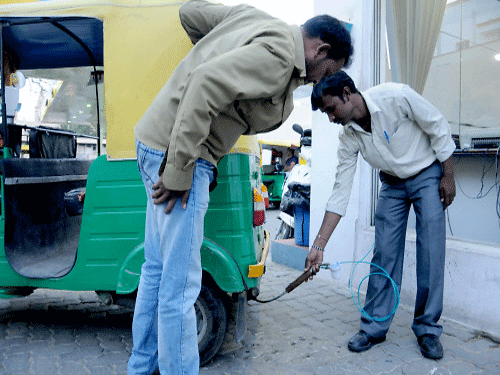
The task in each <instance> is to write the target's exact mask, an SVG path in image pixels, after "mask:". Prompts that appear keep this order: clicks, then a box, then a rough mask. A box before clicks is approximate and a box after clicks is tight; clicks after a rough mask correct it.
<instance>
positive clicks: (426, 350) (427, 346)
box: [417, 333, 443, 359]
mask: <svg viewBox="0 0 500 375" xmlns="http://www.w3.org/2000/svg"><path fill="white" fill-rule="evenodd" d="M417 340H418V345H420V351H421V352H422V355H423V356H424V357H426V358H430V359H441V358H443V345H441V342H440V341H439V337H437V336H436V335H433V334H431V333H425V334H423V335H422V336H419V337H418V339H417Z"/></svg>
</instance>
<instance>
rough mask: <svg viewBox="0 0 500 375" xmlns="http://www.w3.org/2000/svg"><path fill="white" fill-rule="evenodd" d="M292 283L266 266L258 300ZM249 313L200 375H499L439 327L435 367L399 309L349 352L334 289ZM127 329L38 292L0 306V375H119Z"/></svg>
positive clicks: (112, 311)
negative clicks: (371, 339) (239, 336)
mask: <svg viewBox="0 0 500 375" xmlns="http://www.w3.org/2000/svg"><path fill="white" fill-rule="evenodd" d="M322 272H326V271H322ZM299 274H300V272H299V271H297V270H294V269H291V268H288V267H285V266H282V265H280V264H276V263H273V262H272V261H269V262H268V264H267V272H266V274H265V277H264V278H263V280H262V286H261V296H260V299H262V300H266V299H270V298H272V297H274V296H276V295H279V294H280V293H281V292H283V291H284V289H285V287H286V286H287V285H288V284H289V283H290V282H291V281H293V280H294V279H295V278H296V277H297V276H298V275H299ZM249 304H250V306H249V319H248V332H247V335H246V337H245V339H244V340H243V341H242V342H241V343H236V342H235V340H234V323H230V327H229V331H228V334H227V336H226V340H225V342H224V344H223V346H222V348H221V350H220V352H219V355H218V356H217V357H216V358H215V359H214V360H213V361H212V362H211V363H209V364H208V365H206V366H205V367H203V368H202V369H201V370H200V374H202V375H215V374H217V375H222V374H228V375H238V374H241V375H257V374H262V375H269V374H271V375H281V374H297V375H301V374H304V375H305V374H307V375H312V374H316V375H327V374H349V375H355V374H404V375H412V374H415V375H420V374H435V375H436V374H455V375H465V374H467V375H468V374H491V375H493V374H496V375H497V374H500V345H499V340H497V339H496V338H492V337H487V335H484V334H481V333H479V332H475V331H474V329H473V328H471V327H467V326H464V325H462V324H459V323H456V322H451V321H446V320H444V321H443V325H444V333H443V335H442V337H441V338H442V343H443V346H444V349H445V354H444V358H443V359H442V360H440V361H432V360H428V359H425V358H423V357H422V356H421V354H420V351H419V348H418V345H417V342H416V339H415V337H414V336H413V333H412V331H411V328H410V325H411V320H412V312H411V309H408V308H406V307H405V306H400V307H399V309H398V311H397V313H396V315H395V318H394V323H393V324H392V326H391V330H390V331H389V334H388V336H387V341H386V342H384V343H382V344H379V345H376V346H374V347H373V348H372V349H370V350H369V351H367V352H365V353H351V352H349V351H348V349H347V346H346V345H347V341H348V340H349V338H350V337H351V336H352V335H353V334H354V333H356V331H357V329H358V324H359V323H358V322H359V313H358V311H357V310H356V307H355V306H354V303H353V301H352V299H351V297H350V292H349V290H348V288H347V287H346V286H345V285H340V284H339V283H338V281H334V280H330V279H326V278H316V279H314V280H313V281H311V282H308V283H305V284H302V285H301V286H299V287H298V288H297V289H295V290H294V291H292V292H291V293H289V294H286V295H285V296H283V297H282V298H281V299H279V300H277V301H274V302H271V303H266V304H259V303H256V302H250V303H249ZM130 324H131V314H130V311H127V310H125V309H122V308H118V307H116V306H105V305H103V304H102V303H100V301H99V300H98V298H97V296H96V295H95V293H92V292H61V291H50V290H37V291H35V293H34V294H32V295H31V296H29V297H26V298H16V299H11V300H0V375H7V374H9V375H21V374H22V375H28V374H35V375H55V374H71V375H79V374H93V375H96V374H112V375H114V374H126V363H127V360H128V356H129V354H130V348H131V345H132V338H131V333H130Z"/></svg>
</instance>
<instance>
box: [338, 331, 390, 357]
mask: <svg viewBox="0 0 500 375" xmlns="http://www.w3.org/2000/svg"><path fill="white" fill-rule="evenodd" d="M384 341H385V336H382V337H371V336H369V335H368V333H366V332H365V331H359V332H358V333H356V334H355V335H354V336H353V337H352V338H351V339H350V340H349V343H348V344H347V348H348V349H349V350H350V351H351V352H356V353H359V352H364V351H366V350H368V349H370V348H371V347H372V346H373V345H376V344H380V343H381V342H384Z"/></svg>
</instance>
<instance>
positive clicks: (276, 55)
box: [163, 34, 294, 190]
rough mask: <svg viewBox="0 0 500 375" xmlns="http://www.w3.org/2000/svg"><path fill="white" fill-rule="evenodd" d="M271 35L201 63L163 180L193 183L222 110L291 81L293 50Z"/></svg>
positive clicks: (171, 185) (187, 91) (188, 88)
mask: <svg viewBox="0 0 500 375" xmlns="http://www.w3.org/2000/svg"><path fill="white" fill-rule="evenodd" d="M272 39H273V37H272V36H271V35H269V34H268V35H266V36H263V37H262V38H257V39H254V40H253V41H252V43H250V44H247V45H245V46H242V47H240V48H236V49H234V50H231V51H229V52H226V53H224V54H222V55H220V56H218V57H216V58H213V59H211V60H209V61H207V62H205V63H203V64H200V65H199V66H197V67H196V68H195V69H194V70H193V72H192V73H191V74H190V76H189V78H188V81H187V82H186V85H185V88H184V91H183V93H182V96H181V100H180V103H179V106H178V110H177V115H176V119H175V123H174V127H173V130H172V134H171V137H170V143H169V146H168V150H167V154H166V163H165V169H164V172H163V183H164V185H165V186H166V188H167V189H169V190H188V189H190V188H191V180H192V176H193V170H194V163H195V161H196V159H197V158H198V157H199V156H200V148H201V145H202V144H203V143H204V141H205V140H206V139H207V137H208V135H209V132H210V126H211V124H212V121H213V120H214V118H216V117H217V116H218V115H219V113H220V112H221V111H223V110H224V109H225V108H227V107H228V106H229V105H231V104H233V103H234V102H235V101H236V100H244V99H259V98H272V97H273V96H275V95H277V93H279V92H282V91H283V90H284V88H285V87H286V85H288V83H289V81H290V77H291V74H292V72H293V68H294V56H293V51H290V48H288V49H286V48H280V47H279V44H280V43H283V40H280V39H279V38H278V40H279V41H278V42H273V40H272ZM277 45H278V47H277ZM285 45H288V43H285ZM281 47H283V46H281Z"/></svg>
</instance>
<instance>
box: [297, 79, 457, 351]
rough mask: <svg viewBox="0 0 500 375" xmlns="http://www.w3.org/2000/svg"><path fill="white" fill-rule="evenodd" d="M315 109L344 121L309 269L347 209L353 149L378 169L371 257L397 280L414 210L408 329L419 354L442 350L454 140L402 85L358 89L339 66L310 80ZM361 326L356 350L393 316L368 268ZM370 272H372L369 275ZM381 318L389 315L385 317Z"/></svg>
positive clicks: (382, 280)
mask: <svg viewBox="0 0 500 375" xmlns="http://www.w3.org/2000/svg"><path fill="white" fill-rule="evenodd" d="M311 102H312V106H313V109H315V110H316V109H320V110H321V111H322V112H324V113H326V114H327V115H328V117H329V119H330V121H331V122H335V123H339V124H341V125H342V126H343V129H342V131H341V133H340V136H339V139H340V143H339V148H338V160H339V164H338V166H337V174H336V178H335V183H334V187H333V191H332V195H331V197H330V199H329V200H328V203H327V205H326V212H325V216H324V219H323V223H322V225H321V228H320V230H319V232H318V235H317V237H316V239H315V240H314V243H313V245H312V247H311V251H310V252H309V254H308V256H307V259H306V269H310V268H311V267H312V268H313V270H314V271H315V272H317V271H318V268H319V265H320V264H321V263H322V262H323V250H324V248H325V246H326V244H327V242H328V240H329V238H330V236H331V234H332V232H333V231H334V229H335V228H336V226H337V224H338V222H339V221H340V218H341V217H342V216H344V215H345V213H346V208H347V204H348V202H349V197H350V193H351V187H352V182H353V178H354V173H355V171H356V164H357V159H358V154H359V153H361V155H362V156H363V158H364V159H365V160H366V161H367V162H368V163H369V164H370V165H371V166H372V167H374V168H377V169H380V179H381V182H382V187H381V190H380V194H379V199H378V203H377V210H376V214H375V247H374V254H373V259H372V263H374V264H375V265H378V266H380V267H382V268H384V269H385V270H386V271H387V272H388V273H389V275H390V276H391V278H392V279H393V280H394V281H395V282H396V284H397V286H398V288H400V286H401V279H402V272H403V259H404V247H405V235H406V226H407V220H408V214H409V210H410V207H411V205H413V207H414V211H415V213H416V216H417V222H416V223H417V224H416V233H417V296H416V302H415V315H414V320H413V325H412V329H413V332H414V333H415V335H416V336H417V338H418V343H419V345H420V349H421V352H422V354H423V355H424V356H425V357H427V358H431V359H440V358H442V356H443V347H442V345H441V343H440V341H439V336H440V335H441V333H442V330H443V329H442V326H441V325H439V324H438V321H439V319H440V316H441V312H442V309H443V290H444V261H445V248H446V241H445V240H446V227H445V216H444V210H445V209H446V208H447V207H448V206H449V205H450V204H451V203H452V201H453V199H454V197H455V180H454V177H453V164H452V154H453V151H454V150H455V144H454V142H453V140H452V138H451V132H450V126H449V124H448V122H447V121H446V119H445V118H444V117H443V115H442V114H441V113H440V112H439V111H438V110H437V109H436V108H435V107H434V106H432V105H431V104H430V103H429V102H428V101H427V100H425V99H424V98H423V97H422V96H421V95H419V94H418V93H416V92H415V91H414V90H412V89H411V88H410V87H409V86H408V85H404V84H398V83H386V84H382V85H378V86H375V87H373V88H371V89H369V90H367V91H365V92H363V93H360V92H358V90H357V89H356V86H355V85H354V82H353V81H352V79H351V78H350V77H349V76H348V75H347V74H346V73H345V72H339V73H336V74H334V75H333V76H331V77H330V78H325V79H323V80H322V81H321V82H320V83H319V84H318V85H316V86H315V88H314V90H313V94H312V97H311ZM371 273H372V275H371V276H370V278H369V282H368V290H367V295H366V300H365V307H364V310H365V312H366V313H367V314H368V315H369V316H370V317H371V318H368V317H365V316H362V318H361V326H360V331H359V332H358V333H357V334H356V335H355V336H354V337H353V338H352V339H351V340H350V341H349V345H348V348H349V350H351V351H355V352H362V351H365V350H368V349H370V348H371V347H372V346H373V345H375V344H378V343H381V342H383V341H384V340H385V337H386V334H387V331H388V330H389V326H390V324H391V321H392V315H391V309H392V308H393V306H394V298H395V296H394V292H393V288H392V286H391V283H390V280H388V279H387V278H386V277H385V276H382V275H380V271H379V270H378V268H377V267H376V266H371ZM373 273H375V274H373ZM385 317H387V319H384V318H385Z"/></svg>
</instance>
